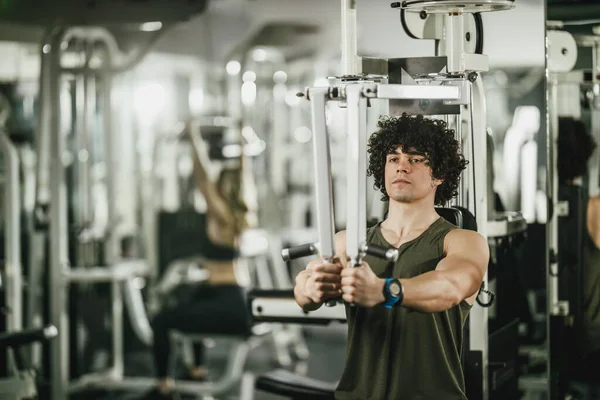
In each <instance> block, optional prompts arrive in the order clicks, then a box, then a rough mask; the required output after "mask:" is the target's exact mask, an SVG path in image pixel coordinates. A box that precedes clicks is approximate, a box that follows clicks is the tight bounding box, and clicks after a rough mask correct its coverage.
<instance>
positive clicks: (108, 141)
mask: <svg viewBox="0 0 600 400" xmlns="http://www.w3.org/2000/svg"><path fill="white" fill-rule="evenodd" d="M107 43H108V42H107ZM107 50H108V51H107V52H106V54H105V56H106V59H107V60H108V65H111V64H112V54H111V52H110V47H107ZM112 124H113V119H112V73H111V72H110V71H105V72H104V74H103V76H102V128H103V132H102V133H103V135H102V137H103V139H104V166H105V171H106V175H105V179H104V182H105V184H106V193H107V213H108V224H107V230H106V247H105V252H106V255H105V261H106V263H108V264H109V265H110V264H113V263H114V262H116V261H117V260H118V259H119V258H120V255H121V252H120V242H119V237H118V235H117V233H118V229H117V228H118V224H119V221H118V216H117V213H116V210H117V204H116V201H115V195H116V193H115V177H116V174H117V170H118V167H117V160H116V159H115V157H114V155H115V146H114V137H113V133H114V132H113V125H112Z"/></svg>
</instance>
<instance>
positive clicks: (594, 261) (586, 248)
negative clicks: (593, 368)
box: [581, 214, 600, 355]
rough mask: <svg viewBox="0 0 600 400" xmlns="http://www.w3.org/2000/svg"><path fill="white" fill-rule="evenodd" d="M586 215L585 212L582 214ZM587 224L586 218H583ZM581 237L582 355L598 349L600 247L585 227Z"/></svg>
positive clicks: (599, 340)
mask: <svg viewBox="0 0 600 400" xmlns="http://www.w3.org/2000/svg"><path fill="white" fill-rule="evenodd" d="M584 215H586V217H587V214H584ZM584 221H585V222H584V226H587V224H586V222H587V218H586V219H584ZM584 236H585V238H584V239H583V241H584V245H583V260H584V262H583V268H584V270H583V282H584V283H583V310H584V311H583V313H584V314H583V332H582V336H583V337H582V340H581V346H582V351H583V355H585V354H589V353H592V352H594V351H597V350H600V249H598V247H597V246H596V243H594V240H592V238H591V236H590V234H589V233H588V231H587V228H586V229H585V235H584Z"/></svg>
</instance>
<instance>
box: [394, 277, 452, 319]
mask: <svg viewBox="0 0 600 400" xmlns="http://www.w3.org/2000/svg"><path fill="white" fill-rule="evenodd" d="M400 283H402V286H403V289H404V299H403V301H402V306H404V307H407V308H412V309H415V310H418V311H423V312H440V311H445V310H448V309H450V308H452V307H454V306H456V305H457V304H458V303H460V302H461V300H462V296H461V294H460V291H459V290H458V288H457V287H456V286H455V285H454V284H453V283H452V281H451V280H449V279H447V277H446V276H445V274H444V272H440V271H430V272H427V273H424V274H422V275H419V276H415V277H414V278H410V279H400Z"/></svg>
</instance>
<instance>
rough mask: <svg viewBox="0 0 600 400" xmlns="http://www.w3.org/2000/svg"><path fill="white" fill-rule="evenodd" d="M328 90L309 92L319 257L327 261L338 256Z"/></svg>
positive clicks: (312, 90)
mask: <svg viewBox="0 0 600 400" xmlns="http://www.w3.org/2000/svg"><path fill="white" fill-rule="evenodd" d="M328 92H329V88H327V87H319V88H311V89H309V92H308V94H309V97H310V111H311V117H312V132H313V139H312V144H313V160H314V162H313V166H314V167H313V168H314V177H315V203H316V213H317V227H318V232H319V242H318V247H319V253H320V255H321V257H322V258H323V259H325V260H330V259H331V258H332V257H333V256H334V255H335V239H334V235H335V225H334V222H333V221H334V211H333V186H332V181H331V153H330V151H329V133H328V132H327V123H326V118H325V100H326V96H327V94H328Z"/></svg>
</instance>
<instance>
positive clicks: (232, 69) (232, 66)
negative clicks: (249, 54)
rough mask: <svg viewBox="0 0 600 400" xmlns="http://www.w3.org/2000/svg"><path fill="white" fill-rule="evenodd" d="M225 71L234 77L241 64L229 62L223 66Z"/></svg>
mask: <svg viewBox="0 0 600 400" xmlns="http://www.w3.org/2000/svg"><path fill="white" fill-rule="evenodd" d="M225 70H226V71H227V73H228V74H229V75H231V76H235V75H237V74H239V73H240V71H241V70H242V64H240V62H239V61H235V60H231V61H229V62H228V63H227V65H225Z"/></svg>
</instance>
